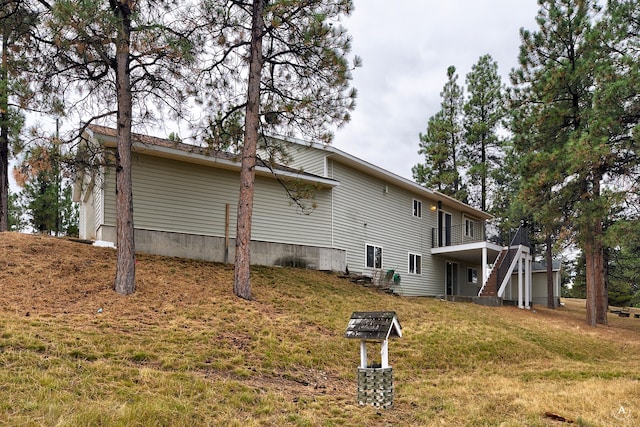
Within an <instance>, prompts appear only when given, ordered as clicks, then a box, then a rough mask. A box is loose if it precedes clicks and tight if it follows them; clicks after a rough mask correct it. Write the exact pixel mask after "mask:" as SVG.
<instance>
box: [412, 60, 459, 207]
mask: <svg viewBox="0 0 640 427" xmlns="http://www.w3.org/2000/svg"><path fill="white" fill-rule="evenodd" d="M440 96H441V97H442V101H441V103H440V111H438V112H437V113H436V114H435V115H433V116H432V117H430V118H429V122H428V125H427V132H426V133H425V134H422V133H421V134H420V145H419V147H420V148H419V150H418V154H422V155H424V157H425V161H424V163H422V164H417V165H415V166H414V167H413V169H412V170H413V177H414V179H415V180H416V181H417V182H418V183H420V184H423V185H425V186H427V187H430V188H435V189H437V190H438V191H441V192H443V193H444V194H447V195H449V196H451V197H455V198H457V199H458V200H461V201H464V202H466V201H467V191H466V188H465V186H464V185H463V182H462V173H461V170H462V167H463V164H462V162H461V157H460V153H461V150H462V143H463V127H462V108H463V88H462V87H461V86H460V85H458V75H457V74H456V67H454V66H450V67H449V68H447V82H446V83H445V85H444V87H443V89H442V92H440Z"/></svg>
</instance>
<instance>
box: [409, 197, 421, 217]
mask: <svg viewBox="0 0 640 427" xmlns="http://www.w3.org/2000/svg"><path fill="white" fill-rule="evenodd" d="M416 204H417V207H418V209H417V211H418V212H417V213H416ZM411 214H412V215H413V217H414V218H422V200H419V199H415V198H414V199H413V202H412V203H411Z"/></svg>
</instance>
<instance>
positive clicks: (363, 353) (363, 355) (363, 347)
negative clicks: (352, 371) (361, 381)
mask: <svg viewBox="0 0 640 427" xmlns="http://www.w3.org/2000/svg"><path fill="white" fill-rule="evenodd" d="M360 367H361V368H363V369H364V368H366V367H367V342H366V341H365V340H362V341H360Z"/></svg>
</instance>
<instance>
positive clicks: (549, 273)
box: [545, 233, 556, 308]
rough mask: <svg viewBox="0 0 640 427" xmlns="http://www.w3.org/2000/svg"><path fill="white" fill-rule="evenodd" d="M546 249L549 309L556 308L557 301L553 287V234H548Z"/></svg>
mask: <svg viewBox="0 0 640 427" xmlns="http://www.w3.org/2000/svg"><path fill="white" fill-rule="evenodd" d="M545 240H546V242H545V243H546V248H545V259H546V261H547V307H548V308H556V301H555V295H554V294H553V292H554V286H553V251H552V247H551V246H552V240H551V233H548V234H547V237H546V239H545Z"/></svg>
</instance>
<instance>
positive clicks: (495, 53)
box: [334, 0, 538, 179]
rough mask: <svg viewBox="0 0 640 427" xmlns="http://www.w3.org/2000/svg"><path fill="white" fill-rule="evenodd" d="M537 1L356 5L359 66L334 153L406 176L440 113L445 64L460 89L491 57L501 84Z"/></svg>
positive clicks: (353, 28) (353, 24) (350, 22)
mask: <svg viewBox="0 0 640 427" xmlns="http://www.w3.org/2000/svg"><path fill="white" fill-rule="evenodd" d="M537 10H538V5H537V1H536V0H518V1H513V0H474V1H469V0H448V1H446V2H443V1H434V0H403V1H398V2H393V3H392V2H389V1H382V0H355V11H354V13H353V14H352V15H351V17H349V18H348V19H347V20H346V21H345V23H344V25H345V26H346V27H347V29H348V30H349V33H350V34H351V35H352V36H353V53H354V54H357V55H359V56H361V57H362V59H363V67H362V68H360V69H357V70H356V71H355V72H354V86H355V87H356V88H357V89H358V100H357V104H358V105H357V107H356V111H354V112H353V114H352V121H351V122H350V123H348V124H347V125H345V126H344V127H343V128H341V129H338V130H337V132H336V137H335V139H334V144H335V146H336V147H337V148H340V149H342V150H344V151H347V152H348V153H350V154H353V155H355V156H357V157H360V158H362V159H364V160H367V161H369V162H371V163H374V164H376V165H378V166H380V167H383V168H385V169H387V170H389V171H391V172H394V173H396V174H398V175H401V176H403V177H405V178H409V179H411V167H412V166H413V165H415V164H416V163H419V162H421V161H422V159H421V158H420V156H419V155H418V154H417V151H418V142H419V139H418V134H419V133H420V132H425V130H426V125H427V121H428V119H429V117H430V116H432V115H434V114H435V113H436V112H437V111H438V110H439V108H440V101H441V99H440V92H441V91H442V87H443V85H444V84H445V82H446V79H447V78H446V71H447V67H448V66H449V65H454V66H455V67H456V69H457V72H458V75H459V78H458V83H459V84H460V85H464V84H465V77H466V74H467V73H468V72H469V71H470V70H471V66H472V65H473V64H475V63H476V62H477V61H478V58H479V57H480V56H482V55H484V54H487V53H489V54H490V55H491V56H492V57H493V58H494V59H495V60H496V61H497V62H498V66H499V71H500V73H501V75H502V79H503V82H505V83H506V82H508V73H509V71H510V70H511V68H513V67H515V66H517V56H518V49H519V46H520V36H519V29H520V28H521V27H525V28H529V29H535V16H536V13H537Z"/></svg>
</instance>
